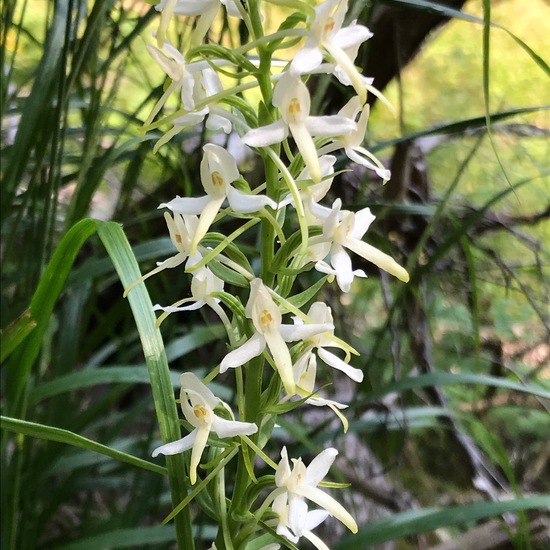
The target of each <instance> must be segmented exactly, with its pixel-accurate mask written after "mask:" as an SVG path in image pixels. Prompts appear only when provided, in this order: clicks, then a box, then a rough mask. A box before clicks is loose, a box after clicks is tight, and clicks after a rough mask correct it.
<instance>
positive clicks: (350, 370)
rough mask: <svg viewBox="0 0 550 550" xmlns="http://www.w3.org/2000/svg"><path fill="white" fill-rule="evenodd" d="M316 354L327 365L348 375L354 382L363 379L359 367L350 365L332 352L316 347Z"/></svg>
mask: <svg viewBox="0 0 550 550" xmlns="http://www.w3.org/2000/svg"><path fill="white" fill-rule="evenodd" d="M317 355H319V358H320V359H322V360H323V361H324V362H325V363H326V364H327V365H329V366H330V367H332V368H334V369H338V370H339V371H342V372H343V373H344V374H346V375H347V376H349V377H350V378H351V379H352V380H353V381H354V382H362V381H363V377H364V374H363V371H362V370H361V369H356V368H355V367H352V366H351V365H349V364H348V363H346V362H345V361H342V359H340V358H339V357H338V356H337V355H335V354H334V353H332V352H330V351H327V350H326V349H323V348H318V349H317Z"/></svg>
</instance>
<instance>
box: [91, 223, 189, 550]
mask: <svg viewBox="0 0 550 550" xmlns="http://www.w3.org/2000/svg"><path fill="white" fill-rule="evenodd" d="M97 231H98V235H99V237H100V238H101V240H102V242H103V244H104V246H105V248H106V249H107V252H108V253H109V256H110V257H111V260H112V261H113V264H114V265H115V268H116V271H117V273H118V275H119V277H120V281H121V283H122V287H123V288H126V287H128V286H129V285H130V284H131V283H133V282H134V281H136V280H137V279H139V278H140V277H141V273H140V270H139V267H138V264H137V262H136V259H135V257H134V254H133V252H132V249H131V247H130V244H129V243H128V240H127V239H126V236H125V234H124V232H123V231H122V228H121V227H120V225H118V224H116V223H114V222H97ZM121 295H122V289H121ZM128 301H129V303H130V307H131V308H132V313H133V315H134V320H135V322H136V326H137V329H138V332H139V334H140V339H141V344H142V347H143V353H144V355H145V360H146V362H147V367H148V369H149V376H150V379H151V390H152V393H153V399H154V402H155V410H156V412H157V418H158V422H159V428H160V433H161V437H162V441H163V442H165V443H166V442H169V441H175V440H176V439H180V437H181V430H180V425H179V420H178V412H177V409H176V402H175V399H174V389H173V387H172V383H171V380H170V371H169V368H168V361H167V359H166V352H165V350H164V343H163V341H162V337H161V335H160V332H159V330H158V329H157V328H156V326H155V324H156V317H155V315H154V313H153V304H152V303H151V299H150V298H149V294H148V293H147V289H146V287H145V284H143V283H140V284H139V285H136V286H135V287H134V288H133V289H132V291H131V292H130V293H129V295H128ZM166 465H167V468H168V476H169V478H170V489H171V492H172V502H173V504H174V506H176V505H177V504H178V503H179V502H181V501H182V500H183V499H184V498H185V497H186V496H187V488H186V487H185V484H184V479H183V472H184V471H185V466H184V460H183V455H181V454H180V455H174V456H170V457H166ZM174 522H175V524H176V534H177V540H178V545H179V548H181V549H183V548H185V549H186V550H187V549H189V550H193V535H192V531H191V516H190V512H189V510H188V509H185V510H183V511H182V513H180V514H178V515H177V516H176V517H175V518H174Z"/></svg>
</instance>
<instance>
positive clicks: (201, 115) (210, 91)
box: [146, 62, 234, 152]
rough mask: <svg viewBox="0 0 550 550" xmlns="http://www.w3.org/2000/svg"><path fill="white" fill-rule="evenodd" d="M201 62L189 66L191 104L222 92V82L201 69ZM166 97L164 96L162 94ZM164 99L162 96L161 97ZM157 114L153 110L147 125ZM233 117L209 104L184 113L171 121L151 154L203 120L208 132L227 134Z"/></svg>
mask: <svg viewBox="0 0 550 550" xmlns="http://www.w3.org/2000/svg"><path fill="white" fill-rule="evenodd" d="M202 65H203V63H202V62H197V63H196V64H194V65H193V64H190V66H191V69H190V70H191V71H192V74H193V78H194V84H193V90H192V99H193V104H196V103H199V102H201V101H203V100H205V99H207V98H209V97H211V96H213V95H216V94H218V93H220V92H221V91H222V90H223V86H222V82H221V80H220V77H219V76H218V73H217V72H216V71H215V70H214V69H212V68H211V67H202ZM164 95H165V96H166V94H164ZM163 97H164V96H163ZM157 113H158V109H156V110H154V111H153V112H152V113H151V115H149V118H148V119H147V121H146V125H147V124H149V123H150V122H151V121H152V120H153V118H154V116H155V115H156V114H157ZM233 118H234V117H233V115H232V114H231V113H230V112H229V111H227V110H225V109H224V108H222V107H220V106H219V105H216V104H215V103H210V104H209V105H206V106H205V107H203V108H202V109H199V110H195V111H191V112H188V113H185V114H184V115H182V116H180V117H177V118H175V119H173V120H172V121H171V122H172V128H171V129H170V130H169V131H168V132H166V133H165V134H164V135H163V136H162V137H161V138H160V139H159V140H158V142H157V143H156V145H155V147H154V149H153V152H156V151H157V150H158V149H159V147H161V146H162V145H164V144H165V143H168V142H169V141H170V140H171V139H172V138H173V137H174V136H175V135H177V134H179V133H180V132H181V131H182V130H183V129H184V128H188V127H196V126H197V125H199V124H201V123H202V122H203V121H204V120H205V119H206V123H205V126H206V128H207V129H208V130H212V131H213V132H218V131H220V130H223V132H224V133H226V134H229V133H231V130H232V129H233V124H232V121H233Z"/></svg>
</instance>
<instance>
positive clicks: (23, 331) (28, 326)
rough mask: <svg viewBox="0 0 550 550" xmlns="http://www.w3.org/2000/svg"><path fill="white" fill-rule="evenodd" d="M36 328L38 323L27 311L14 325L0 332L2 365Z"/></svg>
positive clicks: (0, 360)
mask: <svg viewBox="0 0 550 550" xmlns="http://www.w3.org/2000/svg"><path fill="white" fill-rule="evenodd" d="M35 327H36V321H35V320H34V319H33V318H32V317H31V314H30V312H29V311H25V312H24V313H23V314H22V315H20V316H19V317H18V318H17V319H16V320H15V321H13V323H11V324H9V325H8V326H7V327H6V328H5V329H2V330H1V331H0V363H3V362H4V359H6V358H7V357H9V356H10V355H11V353H12V352H13V351H14V350H15V349H16V348H17V346H19V344H21V343H22V342H23V341H24V340H25V338H26V337H27V336H28V335H29V334H30V333H31V332H32V331H33V330H34V328H35Z"/></svg>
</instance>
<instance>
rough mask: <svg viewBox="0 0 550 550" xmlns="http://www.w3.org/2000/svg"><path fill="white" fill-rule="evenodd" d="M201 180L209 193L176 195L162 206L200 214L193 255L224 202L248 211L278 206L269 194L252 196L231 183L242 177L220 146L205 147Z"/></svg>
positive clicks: (236, 210)
mask: <svg viewBox="0 0 550 550" xmlns="http://www.w3.org/2000/svg"><path fill="white" fill-rule="evenodd" d="M203 151H204V155H203V157H202V161H201V167H200V172H201V182H202V185H203V187H204V190H205V191H206V193H207V195H206V196H204V197H196V198H189V197H185V198H182V197H176V198H175V199H172V200H171V201H170V202H168V203H163V204H161V205H160V206H159V208H161V207H166V208H169V209H170V210H172V212H176V213H178V214H185V215H189V214H200V219H199V224H198V226H197V230H196V231H195V234H194V236H193V240H192V242H191V247H190V253H191V254H194V253H195V252H196V250H197V246H198V244H199V242H200V240H201V239H202V238H203V237H204V236H205V235H206V233H207V231H208V229H209V228H210V226H211V225H212V223H213V222H214V219H215V217H216V215H217V214H218V212H219V210H220V208H221V206H222V204H223V202H224V201H225V200H226V199H227V200H228V202H229V205H230V206H231V208H232V209H233V210H234V211H235V212H240V213H243V214H248V213H251V212H257V211H258V210H261V209H262V208H264V207H265V206H270V207H271V208H273V209H277V203H276V202H275V201H274V200H272V199H270V198H269V197H266V196H263V195H262V196H261V195H251V194H248V193H243V192H242V191H238V190H237V189H235V188H234V187H233V186H232V185H231V183H233V182H234V181H235V180H237V179H238V178H239V177H240V173H239V169H238V168H237V163H236V162H235V159H234V158H233V157H232V156H231V154H230V153H229V152H228V151H226V150H225V149H224V148H223V147H220V146H219V145H214V144H213V143H208V144H206V145H205V146H204V147H203Z"/></svg>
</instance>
